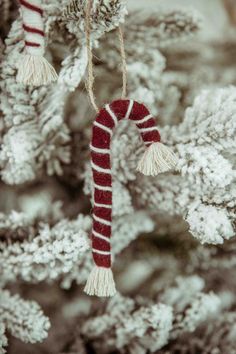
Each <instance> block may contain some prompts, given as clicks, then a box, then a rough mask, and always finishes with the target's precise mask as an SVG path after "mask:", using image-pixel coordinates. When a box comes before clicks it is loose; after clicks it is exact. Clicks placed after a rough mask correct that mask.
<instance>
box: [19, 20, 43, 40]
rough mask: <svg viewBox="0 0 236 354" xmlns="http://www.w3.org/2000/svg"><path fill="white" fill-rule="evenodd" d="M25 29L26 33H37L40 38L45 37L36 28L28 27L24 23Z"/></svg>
mask: <svg viewBox="0 0 236 354" xmlns="http://www.w3.org/2000/svg"><path fill="white" fill-rule="evenodd" d="M23 29H24V30H25V31H26V32H30V33H36V34H39V35H40V36H42V37H44V32H43V31H41V30H39V29H37V28H35V27H30V26H27V25H25V24H24V23H23Z"/></svg>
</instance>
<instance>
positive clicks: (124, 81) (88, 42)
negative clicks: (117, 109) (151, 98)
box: [85, 0, 127, 112]
mask: <svg viewBox="0 0 236 354" xmlns="http://www.w3.org/2000/svg"><path fill="white" fill-rule="evenodd" d="M91 10H92V0H87V4H86V10H85V34H86V48H87V57H88V78H87V81H86V89H87V91H88V95H89V98H90V101H91V104H92V106H93V108H94V109H95V111H96V112H99V108H98V106H97V104H96V100H95V96H94V70H93V53H92V49H91ZM118 33H119V43H120V55H121V59H122V66H121V69H122V95H121V98H122V99H124V98H125V97H126V95H127V65H126V54H125V45H124V37H123V31H122V29H121V27H120V26H119V27H118Z"/></svg>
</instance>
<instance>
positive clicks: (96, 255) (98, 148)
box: [84, 99, 177, 296]
mask: <svg viewBox="0 0 236 354" xmlns="http://www.w3.org/2000/svg"><path fill="white" fill-rule="evenodd" d="M123 119H129V120H131V121H133V122H134V123H135V124H136V126H137V128H138V131H139V133H140V135H141V137H142V140H143V142H144V144H145V146H146V151H145V153H144V155H143V157H142V158H141V160H140V161H139V163H138V167H137V170H138V171H140V172H142V173H143V174H145V175H150V176H156V175H157V174H158V173H161V172H165V171H168V170H169V169H171V168H173V167H174V166H175V165H176V162H177V159H176V156H175V155H174V153H173V152H172V151H171V150H170V149H169V148H168V147H167V146H165V145H163V144H162V143H161V142H160V134H159V132H158V129H157V127H156V124H155V119H154V118H153V116H152V115H151V114H150V112H149V111H148V109H147V108H146V107H145V106H144V105H143V104H140V103H138V102H136V101H133V100H128V99H120V100H116V101H114V102H112V103H111V104H107V105H105V107H104V108H102V109H101V110H100V112H99V113H98V115H97V117H96V119H95V121H94V123H93V132H92V141H91V145H90V148H91V165H92V171H93V183H94V195H93V203H94V205H93V229H92V253H93V259H94V263H95V266H94V268H93V269H92V272H91V273H90V275H89V278H88V280H87V284H86V286H85V289H84V290H85V292H86V293H87V294H88V295H97V296H113V295H114V294H115V292H116V288H115V283H114V280H113V274H112V270H111V243H110V242H111V234H112V175H111V151H110V148H111V139H112V135H113V131H114V129H115V128H116V126H117V125H118V123H119V121H121V120H123Z"/></svg>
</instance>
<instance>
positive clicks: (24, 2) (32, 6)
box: [20, 0, 43, 16]
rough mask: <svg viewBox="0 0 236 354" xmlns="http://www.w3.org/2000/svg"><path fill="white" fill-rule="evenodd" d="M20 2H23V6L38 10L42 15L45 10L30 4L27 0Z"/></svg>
mask: <svg viewBox="0 0 236 354" xmlns="http://www.w3.org/2000/svg"><path fill="white" fill-rule="evenodd" d="M20 4H21V5H22V6H24V7H26V8H27V9H29V10H32V11H35V12H38V13H39V14H40V15H41V16H42V15H43V10H42V9H40V7H38V6H35V5H32V4H30V3H29V2H28V1H26V0H20Z"/></svg>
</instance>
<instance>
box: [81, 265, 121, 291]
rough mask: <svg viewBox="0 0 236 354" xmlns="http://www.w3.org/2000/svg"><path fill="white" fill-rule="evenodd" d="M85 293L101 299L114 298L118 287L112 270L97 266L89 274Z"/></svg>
mask: <svg viewBox="0 0 236 354" xmlns="http://www.w3.org/2000/svg"><path fill="white" fill-rule="evenodd" d="M84 291H85V292H86V294H88V295H96V296H99V297H108V296H114V295H115V293H116V286H115V282H114V279H113V274H112V270H111V268H105V267H98V266H95V267H94V268H93V269H92V271H91V273H90V274H89V277H88V280H87V283H86V286H85V288H84Z"/></svg>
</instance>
